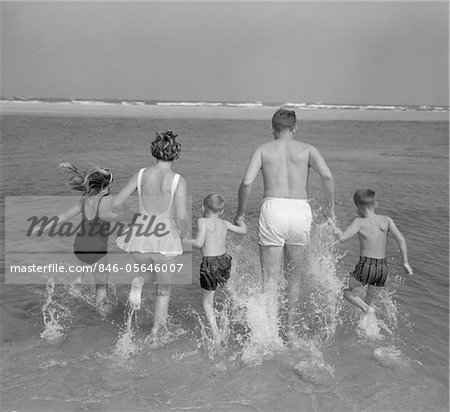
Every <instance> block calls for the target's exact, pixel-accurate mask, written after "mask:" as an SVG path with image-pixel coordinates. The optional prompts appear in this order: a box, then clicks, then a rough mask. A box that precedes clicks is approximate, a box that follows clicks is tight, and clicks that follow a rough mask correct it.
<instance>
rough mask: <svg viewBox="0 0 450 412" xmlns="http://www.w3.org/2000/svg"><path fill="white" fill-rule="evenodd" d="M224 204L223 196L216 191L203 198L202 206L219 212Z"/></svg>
mask: <svg viewBox="0 0 450 412" xmlns="http://www.w3.org/2000/svg"><path fill="white" fill-rule="evenodd" d="M224 205H225V200H224V198H223V197H222V196H220V195H219V194H217V193H211V194H210V195H208V196H206V197H205V198H204V199H203V207H204V208H205V209H208V210H210V211H211V212H213V213H219V212H221V211H222V210H223V207H224Z"/></svg>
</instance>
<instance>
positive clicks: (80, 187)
mask: <svg viewBox="0 0 450 412" xmlns="http://www.w3.org/2000/svg"><path fill="white" fill-rule="evenodd" d="M59 167H60V168H61V169H63V170H66V171H68V172H70V173H72V176H71V177H70V179H69V181H68V185H69V186H70V187H71V188H72V189H73V190H77V191H80V192H83V196H95V195H96V194H98V193H100V192H101V191H102V190H103V189H105V188H107V187H109V186H110V185H111V183H112V182H113V179H114V176H113V174H112V171H111V169H109V168H107V167H100V166H93V167H91V168H90V169H88V170H86V171H84V172H80V171H79V170H78V169H77V168H76V167H75V166H74V165H72V164H70V163H61V164H60V165H59Z"/></svg>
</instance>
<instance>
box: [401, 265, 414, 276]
mask: <svg viewBox="0 0 450 412" xmlns="http://www.w3.org/2000/svg"><path fill="white" fill-rule="evenodd" d="M403 267H404V268H405V270H406V273H405V274H406V275H409V276H412V275H413V270H412V268H411V266H409V263H403Z"/></svg>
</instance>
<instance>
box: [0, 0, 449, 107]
mask: <svg viewBox="0 0 450 412" xmlns="http://www.w3.org/2000/svg"><path fill="white" fill-rule="evenodd" d="M448 14H449V5H448V2H446V1H443V2H435V1H433V2H430V1H423V2H417V1H415V2H395V1H394V2H393V1H390V2H375V1H359V2H340V1H333V2H324V1H320V2H312V1H311V2H306V1H298V2H295V1H294V2H293V1H290V2H257V1H253V2H220V3H219V2H216V1H209V2H164V3H163V2H142V1H140V2H70V3H68V2H62V1H60V2H48V3H47V2H2V3H1V46H2V56H1V57H2V58H1V94H2V95H10V96H34V97H69V98H123V99H155V100H158V99H160V100H210V101H254V100H262V101H272V102H326V103H379V104H436V105H448V91H449V82H448V77H449V68H448V61H449V44H448V43H449V35H448V25H449V15H448Z"/></svg>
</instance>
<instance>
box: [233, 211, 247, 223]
mask: <svg viewBox="0 0 450 412" xmlns="http://www.w3.org/2000/svg"><path fill="white" fill-rule="evenodd" d="M244 216H245V215H244V214H243V213H242V214H239V213H238V214H237V215H236V217H235V218H234V223H235V224H236V225H237V226H241V224H242V223H243V222H244Z"/></svg>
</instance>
